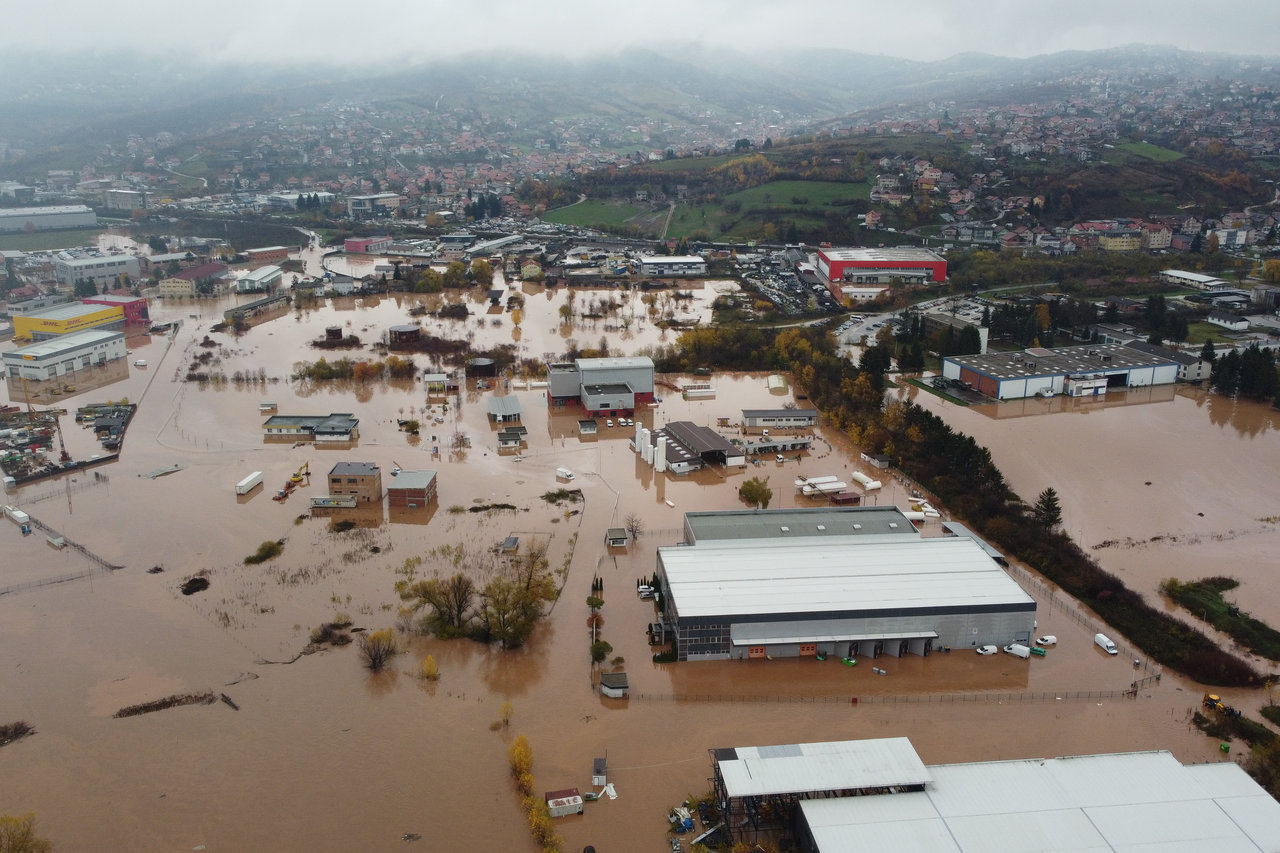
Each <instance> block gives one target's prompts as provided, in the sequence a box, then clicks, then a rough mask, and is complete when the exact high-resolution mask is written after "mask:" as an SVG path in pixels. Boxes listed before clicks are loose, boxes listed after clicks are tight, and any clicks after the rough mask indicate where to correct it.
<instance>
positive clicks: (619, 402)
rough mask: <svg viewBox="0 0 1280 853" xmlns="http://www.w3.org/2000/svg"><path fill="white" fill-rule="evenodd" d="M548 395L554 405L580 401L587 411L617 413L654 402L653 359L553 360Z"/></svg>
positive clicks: (604, 413)
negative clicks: (560, 362) (562, 361)
mask: <svg viewBox="0 0 1280 853" xmlns="http://www.w3.org/2000/svg"><path fill="white" fill-rule="evenodd" d="M547 380H548V381H547V399H548V400H549V401H550V403H551V405H552V406H569V405H580V406H582V407H583V408H584V409H586V410H587V414H588V415H591V416H594V415H599V416H601V417H613V416H616V415H621V414H629V413H631V412H633V411H635V409H636V407H637V406H642V405H644V404H646V403H651V402H653V359H651V358H648V357H646V356H627V357H622V358H580V359H578V360H576V361H574V362H573V363H564V364H551V365H548V370H547Z"/></svg>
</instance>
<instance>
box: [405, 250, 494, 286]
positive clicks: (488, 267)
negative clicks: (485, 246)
mask: <svg viewBox="0 0 1280 853" xmlns="http://www.w3.org/2000/svg"><path fill="white" fill-rule="evenodd" d="M394 275H395V276H396V277H397V278H398V279H400V280H402V281H404V282H405V284H406V286H407V287H408V288H409V289H410V290H412V291H413V292H414V293H440V292H441V291H443V290H445V289H449V290H465V289H466V288H469V287H476V286H479V287H489V286H490V285H492V284H493V265H492V264H490V263H489V262H488V261H487V260H485V259H484V258H476V259H475V260H474V261H472V262H471V266H469V267H468V266H467V265H466V264H464V263H463V262H462V261H453V262H451V263H450V264H449V265H448V266H447V267H445V268H444V272H440V271H439V270H436V269H432V268H431V267H426V268H425V269H422V270H412V269H406V270H402V269H401V267H399V266H397V267H396V271H395V273H394Z"/></svg>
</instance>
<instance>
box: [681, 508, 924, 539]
mask: <svg viewBox="0 0 1280 853" xmlns="http://www.w3.org/2000/svg"><path fill="white" fill-rule="evenodd" d="M684 522H685V526H686V527H688V528H689V530H691V531H692V533H693V538H694V541H695V542H707V541H715V540H725V539H728V540H737V539H782V538H791V539H794V538H799V537H816V536H872V535H881V536H893V537H895V538H896V537H902V536H906V537H908V538H911V539H919V538H920V533H919V531H917V530H916V528H915V525H913V524H912V523H911V522H910V521H908V520H907V517H906V516H905V515H903V514H902V510H900V509H898V508H897V507H896V506H855V507H816V508H813V509H800V508H794V509H747V510H742V509H730V510H710V511H707V512H686V513H685V514H684ZM890 524H896V525H897V527H890V526H889V525H890ZM784 527H785V528H787V530H785V531H784V530H783V529H782V528H784Z"/></svg>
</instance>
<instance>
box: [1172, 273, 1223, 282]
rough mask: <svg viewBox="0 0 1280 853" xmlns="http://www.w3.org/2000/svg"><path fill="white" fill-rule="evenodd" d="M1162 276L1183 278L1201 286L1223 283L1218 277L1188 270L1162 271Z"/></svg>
mask: <svg viewBox="0 0 1280 853" xmlns="http://www.w3.org/2000/svg"><path fill="white" fill-rule="evenodd" d="M1160 275H1168V276H1173V277H1174V278H1182V279H1186V280H1187V281H1196V282H1200V283H1201V284H1212V283H1213V282H1218V281H1223V280H1222V279H1221V278H1219V277H1218V276H1216V275H1205V274H1204V273H1198V272H1189V271H1188V270H1161V271H1160ZM1224 283H1225V282H1224Z"/></svg>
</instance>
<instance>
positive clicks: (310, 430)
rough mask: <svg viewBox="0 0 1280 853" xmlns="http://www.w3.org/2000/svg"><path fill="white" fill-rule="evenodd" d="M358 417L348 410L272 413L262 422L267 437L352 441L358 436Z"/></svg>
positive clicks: (296, 439) (297, 439)
mask: <svg viewBox="0 0 1280 853" xmlns="http://www.w3.org/2000/svg"><path fill="white" fill-rule="evenodd" d="M359 427H360V419H359V418H354V417H352V416H351V413H350V412H335V413H333V414H329V415H272V416H271V417H269V418H267V419H266V421H264V422H263V424H262V429H263V430H264V431H265V434H266V437H267V438H291V439H294V440H295V441H354V440H356V439H357V438H359V437H360V430H359Z"/></svg>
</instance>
